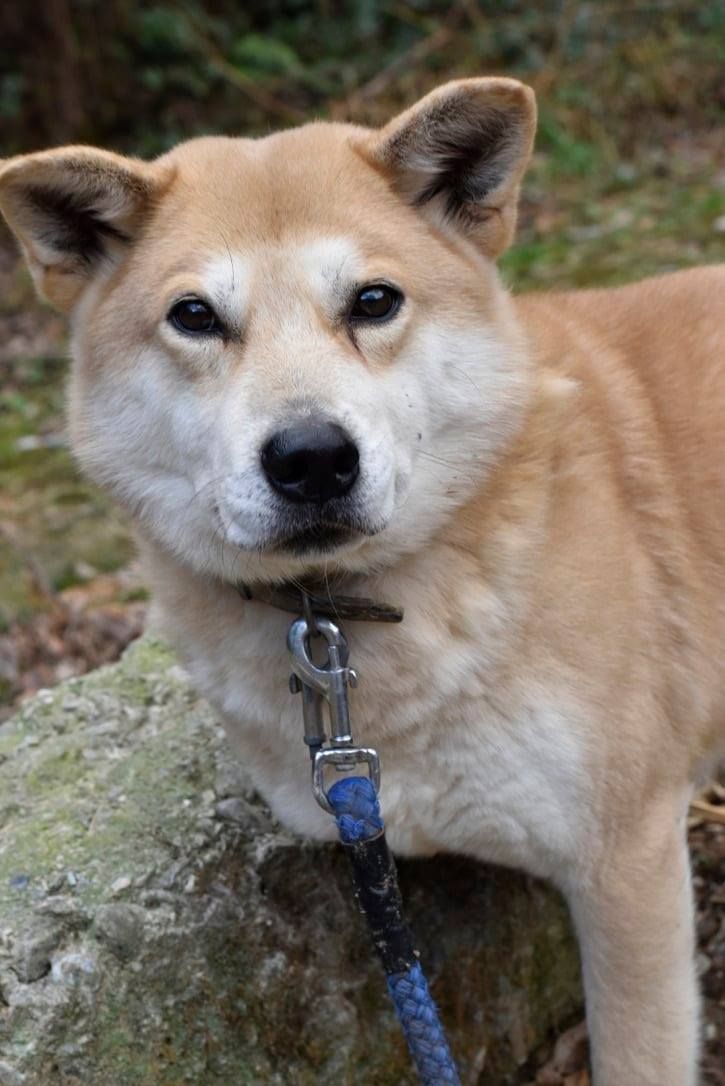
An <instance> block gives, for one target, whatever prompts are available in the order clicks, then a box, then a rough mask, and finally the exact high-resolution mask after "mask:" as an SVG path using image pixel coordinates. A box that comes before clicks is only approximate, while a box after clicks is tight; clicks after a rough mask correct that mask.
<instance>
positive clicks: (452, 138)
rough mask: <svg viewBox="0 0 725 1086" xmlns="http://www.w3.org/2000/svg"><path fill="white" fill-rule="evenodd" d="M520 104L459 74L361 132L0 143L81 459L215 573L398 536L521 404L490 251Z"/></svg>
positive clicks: (508, 85)
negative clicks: (117, 147)
mask: <svg viewBox="0 0 725 1086" xmlns="http://www.w3.org/2000/svg"><path fill="white" fill-rule="evenodd" d="M534 126H535V107H534V100H533V95H532V93H531V91H530V90H528V89H527V88H526V87H524V86H522V85H521V84H520V83H517V82H515V81H513V80H507V79H472V80H464V81H461V82H456V83H450V84H448V85H446V86H444V87H442V88H440V89H439V90H437V91H435V92H434V93H433V94H430V95H428V96H427V97H426V98H424V99H423V100H422V101H421V102H419V103H418V104H417V105H416V106H414V107H413V108H412V109H410V110H408V111H407V112H405V113H403V114H402V115H401V116H399V117H397V118H395V119H394V120H393V121H392V122H391V123H390V124H389V125H388V126H387V127H385V128H383V129H382V130H380V131H371V130H368V129H363V128H356V127H353V126H347V125H337V124H311V125H306V126H304V127H302V128H300V129H296V130H294V131H290V132H283V133H280V134H277V135H273V136H270V137H267V138H266V139H260V140H247V139H224V138H208V139H198V140H192V141H190V142H189V143H185V144H182V145H181V146H180V147H178V148H176V149H175V150H174V151H172V152H171V153H170V154H168V155H165V156H164V157H162V158H160V159H158V160H156V161H155V162H152V163H144V162H140V161H137V160H133V159H127V158H123V157H121V156H118V155H114V154H111V153H108V152H104V151H99V150H95V149H92V148H86V147H70V148H61V149H59V150H53V151H47V152H43V153H39V154H32V155H25V156H21V157H19V158H17V159H11V160H9V161H8V162H6V163H4V164H3V166H2V167H1V168H0V206H1V207H2V210H3V211H4V213H5V216H6V217H7V220H8V222H9V223H10V225H11V227H12V229H13V230H14V231H15V233H16V234H17V236H18V238H19V240H20V242H21V245H22V247H23V250H24V252H25V255H26V257H27V260H28V263H29V265H30V268H31V270H32V272H33V275H34V277H35V280H36V283H37V285H38V288H39V290H40V291H41V293H42V294H44V295H45V296H46V297H47V298H48V299H49V300H50V301H51V302H53V303H54V304H55V305H57V306H58V307H59V308H61V309H64V310H66V311H69V312H70V313H71V315H72V327H73V354H74V370H73V378H72V385H71V411H70V419H71V432H72V438H73V444H74V448H75V451H76V453H77V455H78V457H79V458H80V460H81V462H82V463H83V465H84V466H85V467H86V469H87V470H88V472H89V473H90V474H91V475H92V476H93V477H94V478H95V479H96V480H98V481H99V482H100V483H101V484H103V485H105V486H107V487H109V488H110V489H111V491H112V492H113V493H114V494H115V495H116V497H117V498H119V499H120V501H121V502H122V503H123V504H124V505H126V506H127V507H128V508H130V509H131V511H132V512H133V514H134V515H135V516H136V517H137V518H138V520H139V522H140V524H141V526H142V528H143V529H144V530H145V532H146V533H148V534H149V535H150V536H151V537H153V538H154V539H155V540H156V541H157V542H158V543H160V544H161V545H162V546H164V547H165V548H166V549H167V550H170V551H171V552H172V553H173V554H175V555H176V556H177V557H178V558H179V559H180V560H181V561H183V562H185V563H188V564H190V565H192V566H193V567H194V568H196V569H199V570H204V571H210V572H213V573H214V574H215V575H216V576H221V577H224V578H226V579H229V580H236V579H252V580H255V579H256V580H259V579H276V578H280V577H288V576H294V575H299V574H302V573H304V572H308V571H310V570H311V569H318V570H319V569H320V568H321V567H322V566H327V567H330V566H331V567H333V568H336V569H347V570H356V571H363V570H367V569H370V568H375V567H377V566H380V565H384V564H387V563H389V562H390V561H392V560H394V559H395V557H396V556H398V555H400V554H401V553H403V552H406V551H410V550H414V549H417V548H419V547H420V546H421V545H423V543H424V542H425V541H426V539H428V538H429V537H430V536H431V534H433V533H434V532H436V531H437V530H439V528H440V526H441V525H442V524H443V523H444V522H445V521H446V520H447V519H448V518H449V517H450V514H451V511H452V510H453V509H454V508H456V507H457V506H459V505H460V504H461V503H462V502H464V501H466V499H467V498H468V496H469V495H470V494H471V491H472V489H473V488H474V487H476V486H478V485H480V482H481V480H482V479H484V478H485V475H486V472H487V471H488V470H489V469H490V466H491V464H492V463H493V462H495V460H496V458H497V457H498V456H500V455H501V450H502V448H503V446H504V445H505V444H506V442H507V441H508V440H509V438H510V436H511V434H512V433H513V432H514V431H515V429H516V427H517V425H518V421H519V418H520V414H521V409H522V403H523V399H524V388H525V383H526V381H525V367H524V365H523V363H522V354H523V352H522V351H521V348H520V344H519V340H518V333H517V330H516V325H515V322H514V321H513V320H512V317H511V315H510V312H509V306H508V301H507V298H506V295H505V293H504V292H503V290H502V289H501V287H500V286H499V284H498V279H497V275H496V271H495V266H494V260H495V258H496V257H497V256H498V254H499V253H500V252H501V251H502V250H503V249H504V248H505V246H506V245H507V244H508V242H509V241H510V238H511V235H512V232H513V229H514V225H515V218H516V201H517V194H518V187H519V183H520V180H521V177H522V174H523V171H524V168H525V166H526V162H527V159H528V157H529V154H530V150H531V144H532V140H533V133H534Z"/></svg>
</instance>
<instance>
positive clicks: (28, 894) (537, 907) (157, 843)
mask: <svg viewBox="0 0 725 1086" xmlns="http://www.w3.org/2000/svg"><path fill="white" fill-rule="evenodd" d="M300 771H301V772H304V771H305V770H304V764H303V763H302V762H301V765H300ZM0 796H1V797H2V798H1V799H0V825H1V826H2V831H3V832H2V843H1V844H0V1086H80V1084H81V1083H82V1084H83V1086H182V1084H185V1083H194V1084H196V1086H245V1084H247V1083H249V1084H252V1083H254V1084H256V1086H262V1084H272V1083H274V1084H287V1083H289V1084H294V1086H312V1084H313V1083H314V1084H315V1086H325V1084H327V1083H329V1084H332V1083H334V1084H335V1086H354V1084H364V1086H405V1084H408V1083H410V1084H412V1083H413V1082H414V1078H413V1076H412V1074H411V1071H410V1068H409V1066H408V1060H407V1055H406V1052H405V1049H404V1045H403V1042H402V1040H401V1037H400V1034H399V1030H398V1026H397V1023H396V1022H395V1020H394V1016H393V1014H392V1011H391V1009H390V1006H389V1004H388V998H387V994H386V991H385V984H384V980H383V977H382V975H381V971H380V968H379V966H378V964H377V962H376V961H375V959H374V958H373V956H372V954H371V951H370V947H369V944H368V941H367V935H366V932H365V930H364V928H363V926H362V924H361V922H360V921H359V919H358V917H357V916H356V915H355V914H354V911H353V907H352V900H351V893H350V887H349V876H348V871H347V869H346V865H345V858H344V857H343V856H341V855H340V852H339V850H338V849H337V848H335V847H319V846H313V845H310V844H306V843H304V842H300V841H299V840H296V839H294V838H293V837H291V836H290V835H289V834H288V833H286V832H285V831H284V830H283V829H281V828H280V827H279V826H278V825H277V824H276V823H275V822H274V820H273V819H272V817H271V815H270V814H269V811H268V810H267V808H266V807H265V805H264V804H263V803H262V801H261V800H260V799H259V797H258V796H256V794H255V793H254V791H253V789H252V787H251V784H250V782H249V781H248V780H247V779H246V778H245V775H244V772H243V769H242V768H241V767H240V766H239V765H238V763H237V762H235V759H234V756H233V755H232V753H231V752H230V750H229V749H228V747H227V745H226V742H225V739H224V735H223V732H222V729H221V728H220V727H219V725H218V724H217V723H216V721H215V718H214V714H213V713H212V711H211V709H210V708H209V707H208V706H207V705H206V704H205V703H204V702H203V701H202V700H201V699H200V698H199V697H198V696H197V695H196V694H195V693H194V692H193V691H192V690H191V688H190V687H189V685H188V683H187V681H186V679H185V676H184V674H183V672H182V671H181V669H180V668H179V667H178V665H176V663H175V661H174V659H173V657H172V656H171V654H170V653H169V652H168V650H167V649H166V648H165V647H164V646H163V645H161V644H159V643H157V642H154V641H152V640H149V639H142V640H141V641H139V642H137V643H136V644H135V645H134V646H132V648H131V649H129V650H128V651H127V653H126V655H125V656H124V658H123V660H122V661H121V662H120V663H119V664H117V665H114V666H113V667H108V668H104V669H102V670H100V671H97V672H94V673H93V674H91V675H88V676H86V677H84V678H81V679H73V680H71V681H69V682H66V683H63V684H61V685H60V686H58V687H57V688H56V689H54V690H53V691H49V692H42V693H40V694H38V696H37V697H35V698H34V699H33V700H32V701H30V702H29V703H28V704H27V705H26V706H25V707H24V708H23V709H22V711H21V712H20V714H19V715H18V716H17V717H15V718H14V719H13V720H11V721H9V722H8V723H7V724H5V725H4V726H3V727H2V728H1V729H0ZM310 802H313V801H312V799H310ZM399 867H400V876H401V884H402V889H403V894H404V897H405V899H406V903H407V909H408V913H409V918H410V920H411V922H412V924H413V927H414V929H415V931H416V934H417V936H418V938H419V941H420V948H421V951H422V956H423V962H424V965H425V967H426V970H427V972H428V975H429V979H430V980H431V982H432V987H433V991H434V993H435V995H436V996H437V998H438V1001H439V1003H440V1006H441V1009H442V1013H443V1017H444V1019H445V1021H446V1025H447V1027H448V1030H449V1033H450V1039H451V1043H452V1046H453V1048H454V1050H455V1052H456V1054H457V1056H458V1058H459V1061H460V1064H461V1067H462V1071H463V1078H464V1081H465V1082H466V1083H474V1082H478V1083H480V1084H481V1086H484V1084H487V1086H493V1084H497V1086H502V1084H504V1083H514V1082H516V1081H518V1079H517V1075H518V1073H519V1068H520V1065H521V1064H522V1063H523V1062H524V1061H525V1060H526V1058H527V1056H528V1054H529V1053H530V1052H531V1050H532V1049H533V1048H534V1047H535V1046H536V1045H538V1044H539V1043H540V1042H541V1041H542V1040H543V1039H544V1038H545V1036H546V1035H547V1032H548V1031H550V1030H552V1029H553V1028H555V1027H556V1026H557V1025H559V1024H560V1023H561V1022H562V1021H565V1020H567V1019H568V1018H569V1017H570V1016H571V1014H572V1012H573V1011H574V1010H575V1009H576V1007H577V1005H578V1003H579V1001H580V993H579V979H578V963H577V957H576V951H575V948H574V945H573V941H572V938H571V936H570V933H569V928H568V923H567V919H566V914H565V910H564V908H563V906H562V904H561V902H560V901H559V899H558V898H557V897H556V896H555V895H554V894H553V892H551V891H550V890H548V889H547V888H545V887H543V886H542V885H540V884H539V883H536V882H534V881H532V880H529V879H526V878H524V877H521V876H518V875H515V874H514V873H510V872H502V871H498V870H494V869H489V868H484V867H481V866H479V865H476V864H473V863H470V862H468V861H464V860H461V859H457V858H450V857H448V858H439V859H433V860H427V861H414V862H413V861H406V862H401V863H400V865H399Z"/></svg>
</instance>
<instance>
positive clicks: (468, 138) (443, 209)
mask: <svg viewBox="0 0 725 1086" xmlns="http://www.w3.org/2000/svg"><path fill="white" fill-rule="evenodd" d="M535 131H536V99H535V97H534V92H533V91H532V90H531V88H530V87H527V86H525V85H524V84H523V83H519V82H518V81H517V80H515V79H498V78H491V79H461V80H458V81H455V82H452V83H446V84H445V85H444V86H443V87H439V88H438V89H437V90H435V91H433V92H432V93H431V94H429V95H427V96H426V97H425V98H423V99H421V101H420V102H418V103H417V104H416V105H414V106H413V107H412V108H411V109H408V110H406V111H405V113H401V114H400V115H399V116H398V117H395V118H394V119H393V120H392V121H391V122H390V123H389V124H388V125H387V126H386V127H385V128H383V129H382V130H381V131H379V132H376V133H374V134H372V135H371V136H370V137H369V138H368V140H367V142H366V143H365V144H364V145H363V147H361V148H360V149H361V150H362V153H363V155H364V157H366V158H367V159H368V161H369V162H371V164H372V165H374V166H375V167H376V168H377V169H379V170H380V171H382V173H383V174H384V175H385V176H386V177H387V178H388V179H389V181H390V183H391V185H392V186H393V188H394V189H395V190H396V191H397V192H398V193H399V194H400V195H401V196H402V197H403V199H405V200H406V201H407V202H409V203H410V204H412V205H413V206H414V207H416V208H420V210H421V212H423V213H424V214H426V215H428V216H432V217H433V219H434V221H436V222H437V223H438V224H439V225H443V224H444V223H450V224H452V225H454V226H456V227H457V228H458V229H460V230H461V231H463V232H464V233H466V234H467V235H469V236H470V237H471V238H472V239H473V240H474V241H476V243H477V244H478V245H479V246H480V248H481V249H482V250H483V251H484V252H485V253H486V255H488V256H490V257H492V258H494V257H497V256H498V255H499V254H500V253H501V252H503V250H504V249H505V248H506V246H507V245H508V244H509V242H510V241H511V238H512V236H513V232H514V229H515V226H516V204H517V200H518V191H519V185H520V183H521V178H522V177H523V174H524V170H525V169H526V165H527V163H528V160H529V157H530V155H531V149H532V146H533V142H534V133H535Z"/></svg>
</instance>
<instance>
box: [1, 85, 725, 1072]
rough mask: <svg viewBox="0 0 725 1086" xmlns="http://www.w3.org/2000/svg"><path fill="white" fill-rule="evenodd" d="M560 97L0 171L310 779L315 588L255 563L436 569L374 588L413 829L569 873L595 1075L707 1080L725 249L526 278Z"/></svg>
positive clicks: (196, 585)
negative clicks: (700, 785)
mask: <svg viewBox="0 0 725 1086" xmlns="http://www.w3.org/2000/svg"><path fill="white" fill-rule="evenodd" d="M535 125H536V107H535V99H534V95H533V93H532V91H531V90H530V89H529V88H527V87H526V86H524V85H523V84H521V83H519V82H517V81H515V80H510V79H504V78H480V79H466V80H461V81H455V82H452V83H448V84H445V85H444V86H442V87H440V88H439V89H437V90H435V91H434V92H432V93H431V94H429V95H428V96H426V97H425V98H423V99H422V100H421V101H419V102H418V103H417V104H416V105H414V106H412V108H410V109H408V110H407V111H405V112H403V113H402V114H401V115H399V116H397V117H395V118H394V119H393V120H392V121H391V122H390V123H389V124H388V125H387V126H385V127H383V128H382V129H379V130H371V129H366V128H362V127H356V126H354V125H345V124H328V123H313V124H308V125H304V126H302V127H300V128H298V129H295V130H291V131H286V132H282V133H278V134H274V135H271V136H268V137H266V138H264V139H259V140H253V139H231V138H216V137H210V138H207V137H205V138H201V139H194V140H191V141H189V142H186V143H183V144H181V145H180V146H179V147H177V148H176V149H175V150H173V151H171V152H170V153H168V154H166V155H164V156H162V157H161V158H159V159H157V160H155V161H153V162H142V161H139V160H136V159H131V158H125V157H122V156H120V155H117V154H113V153H110V152H107V151H102V150H96V149H93V148H89V147H66V148H59V149H55V150H51V151H45V152H40V153H37V154H29V155H24V156H19V157H16V158H11V159H9V160H6V161H5V162H4V163H3V164H2V168H1V170H0V204H1V206H2V210H3V212H4V214H5V217H6V218H7V221H8V223H9V224H10V227H11V228H12V230H13V231H14V232H15V234H16V235H17V238H18V239H19V242H20V245H21V247H22V250H23V252H24V254H25V256H26V258H27V261H28V264H29V266H30V269H31V272H32V274H33V276H34V278H35V281H36V283H37V286H38V289H39V291H40V293H41V294H42V295H43V296H44V297H45V298H46V299H48V300H49V301H50V302H51V303H53V304H54V305H55V306H56V307H58V308H59V309H61V310H63V311H65V312H67V313H69V314H70V321H71V328H72V353H73V358H74V365H73V371H72V377H71V382H70V396H69V400H70V407H69V423H70V432H71V438H72V445H73V448H74V450H75V454H76V456H77V457H78V459H79V461H80V463H81V464H82V466H83V468H84V469H85V470H86V472H87V473H88V474H89V475H90V477H91V478H93V479H94V480H96V481H97V482H98V483H100V484H101V486H103V487H105V488H107V489H108V490H109V491H110V492H111V493H112V494H113V495H114V496H115V498H116V499H117V500H118V501H119V502H120V503H121V505H122V506H124V507H125V508H126V509H127V510H130V512H131V514H132V516H133V519H134V521H135V524H136V526H137V530H138V536H139V545H140V549H141V553H142V556H143V561H144V564H145V569H146V572H147V577H148V581H149V583H150V585H151V586H152V588H153V594H154V601H155V603H154V613H155V616H156V621H157V622H158V623H159V624H160V625H161V627H162V629H163V630H164V631H165V632H166V634H167V636H168V637H169V638H170V640H171V641H172V642H173V644H174V645H175V646H176V648H177V649H178V651H179V652H180V654H181V656H182V658H183V659H184V660H185V661H186V663H187V664H188V666H189V668H190V670H191V673H192V676H193V678H194V681H195V683H196V684H197V686H198V688H199V689H200V690H201V691H202V692H203V693H204V694H205V695H206V697H207V698H208V699H209V700H210V701H211V702H212V704H213V705H214V706H215V707H216V709H217V710H218V711H219V713H220V714H221V716H222V717H223V719H224V721H225V722H226V725H227V727H228V730H229V733H230V736H231V737H232V739H233V741H234V742H235V743H236V745H237V747H238V750H239V752H240V757H241V758H242V759H243V760H244V763H245V765H246V766H247V767H248V769H249V771H250V773H251V774H252V776H253V779H254V781H255V782H256V785H257V787H258V788H259V790H260V792H261V793H262V794H263V795H264V796H265V797H266V799H267V800H268V802H269V803H270V805H271V807H272V809H273V811H274V812H275V814H276V815H277V816H278V817H279V818H280V819H281V820H282V821H283V822H284V823H286V824H287V825H289V826H291V827H292V828H293V829H294V830H295V831H297V832H299V833H301V834H304V835H308V836H312V837H317V838H321V839H325V838H329V837H331V836H332V835H333V825H332V819H330V818H329V816H327V815H326V814H325V813H323V812H322V811H321V810H319V809H318V808H317V806H316V805H315V804H314V803H313V802H312V801H311V798H310V793H309V783H308V774H307V772H306V771H305V756H304V753H303V747H302V746H301V744H300V742H299V738H300V727H301V726H300V716H299V713H300V706H299V704H298V703H297V702H296V701H295V700H294V699H293V698H291V697H290V695H289V691H288V686H287V679H288V674H289V664H288V660H287V657H286V652H285V648H284V645H285V633H286V629H287V625H288V623H289V616H285V615H284V614H283V613H282V612H281V611H278V610H276V609H274V608H272V607H270V606H269V605H268V604H267V603H264V602H260V601H259V600H258V599H256V598H252V599H244V598H242V596H241V595H240V593H239V591H238V590H237V587H238V585H239V584H240V583H244V584H248V585H253V586H254V585H257V586H267V587H268V586H270V585H277V584H280V583H282V584H286V583H291V582H300V583H302V584H305V583H307V582H320V581H321V582H322V583H323V584H325V585H326V586H328V588H329V591H330V592H331V593H332V595H333V599H334V594H335V593H337V592H343V593H345V594H346V595H352V596H355V595H360V596H366V597H371V598H373V599H375V600H381V601H393V602H395V603H396V604H401V605H402V606H404V608H405V621H404V622H403V623H402V625H399V626H391V625H383V624H377V623H362V622H360V623H351V624H349V625H347V626H346V633H347V635H348V638H349V642H350V656H351V661H352V662H353V663H354V665H355V667H356V668H357V669H358V671H359V674H360V676H361V689H360V692H358V693H353V694H352V699H353V700H352V714H353V721H354V727H355V734H356V738H358V740H359V741H361V742H363V743H364V744H365V745H370V746H374V747H376V748H377V749H378V750H379V751H380V754H381V758H382V762H383V767H384V774H383V786H382V797H381V798H382V803H383V809H384V813H385V817H386V822H387V826H388V831H389V837H390V840H391V844H392V845H393V847H394V849H395V850H396V851H397V852H398V853H399V854H403V855H408V854H411V855H427V854H433V853H436V852H438V851H444V850H445V851H452V852H457V853H463V854H466V855H469V856H472V857H476V858H478V859H480V860H485V861H493V862H495V863H500V864H506V865H512V866H515V867H520V868H523V869H525V870H526V871H529V872H531V873H533V874H534V875H536V876H541V877H543V878H546V879H549V880H551V881H553V883H555V884H556V886H558V887H559V888H560V890H561V891H562V892H563V893H564V895H565V896H566V898H567V900H568V903H569V906H570V909H571V913H572V917H573V921H574V924H575V928H576V931H577V933H578V937H579V940H580V946H581V955H582V963H583V976H584V984H585V994H586V1002H587V1015H588V1022H589V1030H590V1036H591V1043H592V1061H593V1071H594V1080H595V1083H596V1084H597V1086H694V1083H695V1082H696V1080H697V1065H698V1033H699V1023H698V993H697V984H696V979H695V969H694V955H693V905H692V897H691V890H690V875H689V865H688V855H687V846H686V836H685V825H686V813H687V808H688V801H689V799H690V796H691V793H692V788H693V782H694V781H695V780H696V779H697V777H698V775H699V774H701V773H702V772H703V771H704V767H706V766H708V764H709V765H712V764H713V762H714V761H715V760H716V759H717V758H718V757H719V756H720V755H721V754H722V750H723V740H724V738H725V736H724V734H723V723H724V721H725V655H724V654H723V652H722V645H723V635H724V633H725V548H724V547H723V541H722V526H723V524H725V473H724V472H723V463H724V460H723V454H724V453H725V426H724V425H723V422H724V421H725V359H724V356H723V355H724V348H725V336H724V335H723V319H724V318H725V268H722V267H720V268H716V267H712V268H702V269H696V270H691V271H686V272H681V273H676V274H672V275H667V276H664V277H662V278H657V279H652V280H649V281H645V282H642V283H640V284H638V285H634V286H628V287H623V288H617V289H611V290H586V291H579V292H573V293H563V294H549V293H541V294H533V295H529V296H523V297H512V296H511V295H510V294H509V293H508V292H507V291H506V290H505V289H504V286H503V285H502V283H501V281H500V279H499V276H498V273H497V269H496V258H497V257H498V256H499V255H500V254H501V253H502V252H503V250H504V249H505V248H506V247H507V245H508V244H509V243H510V241H511V238H512V235H513V233H514V228H515V222H516V213H517V198H518V192H519V187H520V183H521V180H522V177H523V174H524V171H525V168H526V165H527V161H528V159H529V157H530V154H531V150H532V144H533V140H534V131H535ZM251 595H252V596H253V597H254V593H253V592H252V593H251ZM413 794H415V797H416V798H415V803H413V802H412V800H411V796H412V795H413Z"/></svg>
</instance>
